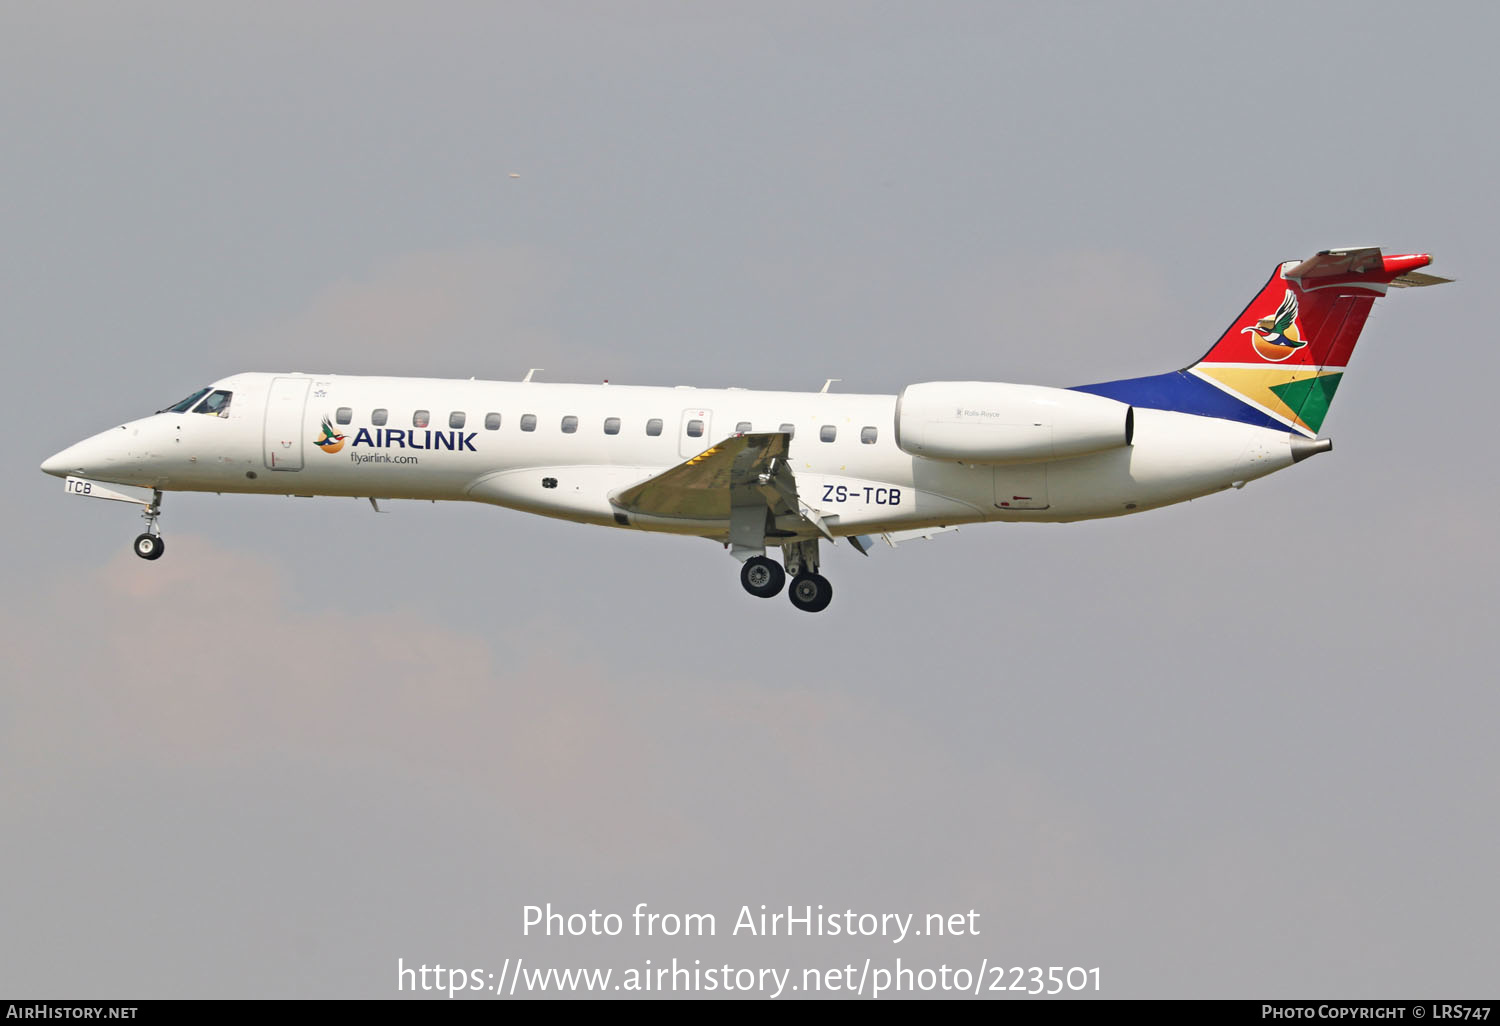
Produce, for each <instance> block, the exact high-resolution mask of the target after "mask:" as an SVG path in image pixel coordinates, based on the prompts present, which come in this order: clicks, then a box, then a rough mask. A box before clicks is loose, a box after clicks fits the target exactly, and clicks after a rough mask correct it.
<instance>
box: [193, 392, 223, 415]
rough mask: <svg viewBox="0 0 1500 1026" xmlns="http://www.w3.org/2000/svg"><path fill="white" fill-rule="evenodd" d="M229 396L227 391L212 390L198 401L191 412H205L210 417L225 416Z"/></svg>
mask: <svg viewBox="0 0 1500 1026" xmlns="http://www.w3.org/2000/svg"><path fill="white" fill-rule="evenodd" d="M229 397H230V393H228V392H214V393H213V394H211V395H210V396H209V397H208V398H207V399H205V400H203V401H202V402H201V403H199V404H198V408H197V409H196V410H194V411H193V412H194V413H206V414H208V415H209V416H210V417H227V416H229Z"/></svg>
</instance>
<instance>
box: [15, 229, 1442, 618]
mask: <svg viewBox="0 0 1500 1026" xmlns="http://www.w3.org/2000/svg"><path fill="white" fill-rule="evenodd" d="M1430 262H1431V258H1430V257H1429V256H1427V255H1425V254H1408V255H1402V256H1386V255H1382V253H1381V252H1380V250H1379V249H1377V248H1358V249H1344V250H1327V251H1324V252H1322V253H1319V254H1318V255H1316V256H1314V257H1312V258H1310V259H1308V260H1304V261H1291V262H1288V263H1284V264H1281V265H1280V266H1278V267H1277V268H1276V271H1275V272H1274V273H1273V274H1272V275H1271V279H1270V281H1269V282H1268V283H1267V284H1266V286H1265V287H1264V288H1262V289H1261V291H1260V292H1259V293H1257V295H1256V297H1255V298H1254V299H1253V300H1252V301H1251V303H1250V305H1249V306H1248V307H1246V308H1245V311H1244V312H1243V313H1242V314H1241V315H1240V316H1239V318H1237V319H1236V320H1235V322H1234V323H1233V324H1231V325H1230V327H1229V329H1228V330H1227V331H1226V332H1225V333H1224V335H1223V336H1222V337H1221V338H1220V339H1219V340H1218V342H1216V343H1215V344H1214V345H1213V347H1212V348H1211V349H1210V350H1209V352H1208V354H1207V355H1205V356H1204V357H1203V359H1202V360H1200V361H1198V362H1197V363H1196V364H1194V365H1192V366H1190V367H1187V368H1185V369H1183V370H1178V371H1169V372H1167V373H1165V374H1157V375H1152V376H1149V377H1143V378H1132V379H1128V380H1123V381H1111V382H1105V383H1102V384H1095V385H1083V386H1078V387H1076V388H1049V387H1043V386H1038V385H1018V384H1005V383H998V382H984V381H944V382H927V383H923V384H915V385H909V386H907V387H906V388H905V389H903V390H902V392H901V394H899V395H847V394H840V393H835V392H831V391H829V390H828V387H827V386H826V385H825V386H824V390H823V391H821V392H761V391H750V390H745V389H735V388H727V389H701V388H686V387H677V388H642V387H629V386H621V385H609V384H603V385H577V384H547V383H541V382H536V381H532V380H531V375H530V374H528V375H527V376H526V379H525V380H523V381H520V382H500V381H475V380H468V381H454V380H442V379H433V378H389V377H347V376H340V375H333V374H302V373H287V374H275V373H246V374H235V375H233V376H231V377H227V378H224V379H222V380H220V381H216V382H214V383H213V384H212V385H209V386H207V387H205V388H200V389H198V390H197V391H195V392H193V394H192V395H190V396H188V397H187V398H186V399H183V400H182V401H181V402H178V403H174V404H173V405H171V406H169V407H167V408H166V409H164V410H161V411H159V412H157V413H155V414H152V415H151V416H149V417H144V418H142V419H140V420H133V421H131V422H129V423H127V424H122V425H120V426H119V427H116V428H112V429H110V430H108V431H105V432H103V433H101V434H97V435H94V436H93V437H91V438H87V439H85V440H83V441H81V442H79V443H77V444H76V445H73V446H70V447H68V448H67V449H64V450H63V451H62V452H60V453H58V454H57V455H55V456H52V457H51V458H49V459H48V460H47V461H46V462H45V463H43V464H42V470H44V471H46V472H47V473H48V474H54V475H56V476H58V477H63V478H66V483H65V488H66V490H67V491H68V492H70V493H72V494H75V495H86V496H91V497H95V498H104V499H114V500H119V501H126V502H135V503H138V504H140V505H142V506H144V507H145V509H144V513H143V515H144V517H145V520H146V530H145V532H144V533H143V534H141V535H140V536H139V537H138V538H136V540H135V551H136V554H137V555H139V556H140V557H142V558H143V559H157V558H159V557H160V556H161V554H162V552H163V551H164V543H163V540H162V537H161V533H160V529H159V528H158V525H157V518H158V517H159V516H160V514H161V503H162V494H163V493H164V492H166V491H209V492H259V493H270V494H277V495H337V496H355V497H361V498H368V499H369V500H370V501H371V504H372V505H375V504H376V503H377V501H378V500H380V499H447V500H468V501H473V502H488V503H493V504H495V505H498V506H508V507H510V508H512V509H518V510H522V511H525V512H527V513H538V514H541V515H542V516H549V517H557V518H560V519H564V520H573V521H577V522H579V523H586V524H597V525H600V526H604V527H615V528H623V529H635V530H644V531H664V532H668V533H673V534H684V535H696V536H699V537H703V538H711V539H713V540H714V541H717V542H720V543H722V544H723V545H724V546H725V548H726V549H727V550H728V551H729V552H730V553H731V554H732V555H733V556H734V557H735V558H736V559H737V560H739V561H740V563H741V570H740V581H741V583H742V584H743V585H744V587H745V590H746V591H748V592H749V593H750V594H752V595H755V596H759V597H763V598H769V597H771V596H773V595H776V594H777V593H778V592H780V591H781V590H782V588H783V586H784V585H785V583H786V576H787V574H791V575H792V583H791V587H790V589H789V594H790V597H791V600H792V603H793V604H794V605H795V606H796V607H797V608H798V609H803V610H807V611H810V612H816V611H818V610H821V609H823V608H825V607H826V606H827V605H828V603H829V600H830V599H831V598H832V595H833V589H832V587H831V586H830V585H829V583H828V580H827V579H826V578H825V577H824V576H823V575H822V574H821V573H820V572H819V570H820V567H821V565H822V560H821V555H820V551H819V544H820V542H823V541H827V542H835V541H837V540H838V539H839V538H845V539H847V540H848V541H849V543H850V544H851V545H852V546H853V547H854V548H855V549H857V550H859V551H860V552H864V553H868V551H869V548H870V546H871V545H872V544H874V543H875V541H876V539H877V538H882V537H883V538H884V540H886V541H887V542H890V543H891V544H895V543H897V542H899V541H902V540H904V539H907V538H912V537H921V536H927V535H930V534H933V533H936V532H937V531H941V530H946V529H950V528H953V527H955V526H957V525H960V524H970V523H978V522H982V521H996V520H998V521H1006V522H1023V521H1070V520H1085V519H1090V518H1094V517H1113V516H1120V515H1123V514H1126V513H1138V512H1141V511H1143V510H1148V509H1153V508H1156V507H1159V506H1166V505H1169V504H1171V503H1176V502H1182V501H1184V500H1186V499H1193V498H1197V497H1199V496H1202V495H1207V494H1209V493H1211V492H1216V491H1219V490H1221V489H1225V488H1230V487H1240V486H1243V485H1244V484H1245V482H1247V481H1250V480H1253V479H1255V478H1258V477H1264V476H1265V475H1267V474H1269V473H1271V472H1273V471H1276V470H1280V469H1282V468H1283V467H1289V466H1291V465H1292V464H1293V463H1296V462H1298V461H1300V460H1303V459H1305V458H1306V457H1308V456H1311V455H1313V454H1314V453H1320V452H1326V451H1328V450H1329V449H1330V448H1331V447H1332V444H1333V443H1332V442H1331V441H1330V440H1328V439H1326V438H1318V437H1317V433H1318V431H1319V429H1320V428H1321V426H1322V423H1323V418H1324V415H1325V414H1326V413H1327V411H1328V406H1329V403H1330V401H1331V400H1332V398H1333V394H1334V391H1335V390H1336V389H1337V387H1338V385H1339V382H1340V381H1341V380H1342V375H1343V372H1344V369H1345V367H1346V366H1347V364H1348V361H1349V356H1350V354H1351V353H1352V352H1353V349H1354V345H1355V342H1356V341H1357V340H1358V338H1359V334H1360V329H1361V328H1362V327H1363V326H1364V322H1365V318H1366V316H1367V315H1368V313H1369V310H1370V306H1371V304H1372V303H1373V302H1374V300H1375V299H1376V298H1377V297H1379V296H1382V295H1384V294H1385V292H1386V289H1387V287H1388V286H1391V285H1395V286H1413V285H1434V284H1438V283H1440V282H1444V281H1447V280H1448V279H1445V278H1438V277H1435V276H1433V275H1429V274H1423V273H1419V272H1418V271H1417V268H1419V267H1425V266H1426V265H1427V264H1429V263H1430ZM106 484H121V485H136V486H139V487H142V488H149V489H152V496H151V499H150V500H149V501H148V500H145V499H141V498H136V497H133V496H130V495H126V494H122V493H120V492H116V491H113V490H111V489H109V488H107V487H105V485H106ZM376 508H377V509H378V508H379V507H378V505H377V506H376ZM775 548H779V549H780V550H781V559H782V562H783V563H784V564H785V571H783V569H782V566H781V565H780V564H778V563H777V562H775V561H774V560H773V559H771V558H769V557H768V556H767V552H768V551H770V550H772V549H775Z"/></svg>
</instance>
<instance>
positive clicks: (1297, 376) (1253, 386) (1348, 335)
mask: <svg viewBox="0 0 1500 1026" xmlns="http://www.w3.org/2000/svg"><path fill="white" fill-rule="evenodd" d="M1430 263H1432V257H1430V256H1428V255H1427V254H1425V253H1406V254H1401V255H1399V256H1386V255H1384V254H1382V253H1381V252H1380V250H1379V249H1378V248H1376V247H1368V248H1363V249H1330V250H1324V251H1323V252H1321V253H1319V254H1318V255H1317V256H1314V257H1312V258H1310V259H1308V260H1300V261H1298V260H1292V261H1288V262H1287V263H1284V264H1282V265H1281V266H1279V267H1277V268H1276V271H1275V272H1274V273H1273V274H1272V275H1271V280H1270V281H1268V282H1266V284H1265V287H1264V288H1262V289H1261V290H1260V292H1259V293H1258V294H1257V295H1256V297H1255V298H1254V299H1252V300H1251V301H1250V305H1249V306H1247V307H1245V309H1244V310H1243V311H1242V312H1241V313H1240V315H1239V316H1238V317H1237V318H1235V320H1234V323H1232V324H1231V325H1230V326H1229V329H1228V330H1227V331H1225V332H1224V334H1223V335H1222V336H1220V337H1219V340H1218V341H1217V342H1215V343H1214V344H1213V347H1212V348H1210V349H1209V351H1208V352H1207V353H1206V354H1205V355H1204V357H1203V358H1202V359H1201V360H1199V361H1198V362H1197V363H1195V364H1193V365H1192V366H1191V367H1186V368H1184V369H1182V370H1180V371H1172V372H1170V373H1167V374H1157V375H1153V376H1151V377H1146V378H1131V379H1128V380H1125V381H1108V382H1104V383H1102V384H1098V385H1083V386H1080V387H1079V391H1083V392H1092V393H1094V394H1096V395H1103V396H1109V397H1110V398H1112V399H1118V400H1120V401H1121V402H1127V403H1130V404H1131V405H1133V406H1136V407H1139V408H1145V409H1158V410H1174V411H1177V412H1179V413H1192V414H1197V415H1199V416H1204V417H1219V418H1222V419H1225V420H1235V421H1240V422H1242V423H1246V424H1254V425H1257V426H1260V427H1267V428H1273V429H1286V430H1291V431H1294V432H1297V433H1298V434H1300V435H1303V436H1305V437H1308V438H1311V437H1313V436H1315V435H1317V433H1318V431H1319V430H1320V429H1321V428H1322V426H1323V419H1324V418H1325V417H1326V416H1327V415H1328V407H1329V405H1330V404H1331V403H1332V402H1333V396H1334V393H1335V392H1337V391H1338V388H1339V384H1340V383H1341V382H1342V381H1343V378H1344V371H1345V370H1346V369H1347V368H1348V366H1349V359H1350V357H1351V356H1353V354H1354V346H1355V344H1356V343H1358V341H1359V333H1360V331H1361V329H1363V328H1364V326H1365V319H1366V318H1367V317H1368V316H1369V315H1370V306H1371V304H1372V303H1374V302H1375V300H1376V299H1379V298H1380V297H1381V296H1383V295H1385V292H1386V289H1388V288H1390V287H1392V286H1395V287H1397V288H1405V287H1412V286H1420V285H1439V284H1442V283H1444V282H1447V281H1450V280H1451V279H1448V278H1439V277H1436V276H1435V275H1431V274H1423V273H1421V272H1419V271H1418V270H1417V269H1418V268H1419V267H1426V266H1427V265H1428V264H1430ZM1323 444H1326V443H1323Z"/></svg>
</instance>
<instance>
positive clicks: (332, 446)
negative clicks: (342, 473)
mask: <svg viewBox="0 0 1500 1026" xmlns="http://www.w3.org/2000/svg"><path fill="white" fill-rule="evenodd" d="M313 445H316V446H317V447H318V448H319V449H322V450H323V451H324V452H327V453H334V452H338V451H339V450H340V449H342V448H343V447H344V436H343V435H341V434H339V433H338V432H336V431H334V430H333V425H332V424H331V423H329V420H328V418H327V417H324V418H323V437H321V438H319V439H318V440H317V441H316V442H314V443H313Z"/></svg>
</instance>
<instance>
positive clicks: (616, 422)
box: [604, 417, 620, 435]
mask: <svg viewBox="0 0 1500 1026" xmlns="http://www.w3.org/2000/svg"><path fill="white" fill-rule="evenodd" d="M604 433H605V434H606V435H618V434H619V433H620V418H619V417H605V418H604Z"/></svg>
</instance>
